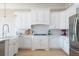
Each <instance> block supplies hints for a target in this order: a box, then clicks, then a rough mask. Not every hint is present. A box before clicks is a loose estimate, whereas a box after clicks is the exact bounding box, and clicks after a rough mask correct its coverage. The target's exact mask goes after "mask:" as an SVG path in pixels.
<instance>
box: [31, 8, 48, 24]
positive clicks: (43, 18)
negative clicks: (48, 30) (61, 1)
mask: <svg viewBox="0 0 79 59" xmlns="http://www.w3.org/2000/svg"><path fill="white" fill-rule="evenodd" d="M31 19H32V24H47V25H49V10H48V9H32V10H31Z"/></svg>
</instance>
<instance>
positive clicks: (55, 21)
mask: <svg viewBox="0 0 79 59" xmlns="http://www.w3.org/2000/svg"><path fill="white" fill-rule="evenodd" d="M50 25H51V26H50V27H51V28H52V29H59V28H60V12H51V19H50Z"/></svg>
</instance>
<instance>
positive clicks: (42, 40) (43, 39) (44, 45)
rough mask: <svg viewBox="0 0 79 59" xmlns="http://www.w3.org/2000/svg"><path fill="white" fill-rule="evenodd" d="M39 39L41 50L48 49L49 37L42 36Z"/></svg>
mask: <svg viewBox="0 0 79 59" xmlns="http://www.w3.org/2000/svg"><path fill="white" fill-rule="evenodd" d="M39 39H40V48H41V49H48V40H49V37H46V36H42V37H39Z"/></svg>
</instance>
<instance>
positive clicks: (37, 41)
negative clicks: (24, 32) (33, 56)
mask: <svg viewBox="0 0 79 59" xmlns="http://www.w3.org/2000/svg"><path fill="white" fill-rule="evenodd" d="M48 40H49V38H48V36H33V38H32V50H35V49H46V50H48Z"/></svg>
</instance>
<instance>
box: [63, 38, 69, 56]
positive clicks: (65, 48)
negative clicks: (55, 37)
mask: <svg viewBox="0 0 79 59" xmlns="http://www.w3.org/2000/svg"><path fill="white" fill-rule="evenodd" d="M63 40H64V42H63V43H64V44H63V50H64V51H65V52H66V53H67V54H68V55H69V38H68V37H64V38H63Z"/></svg>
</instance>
